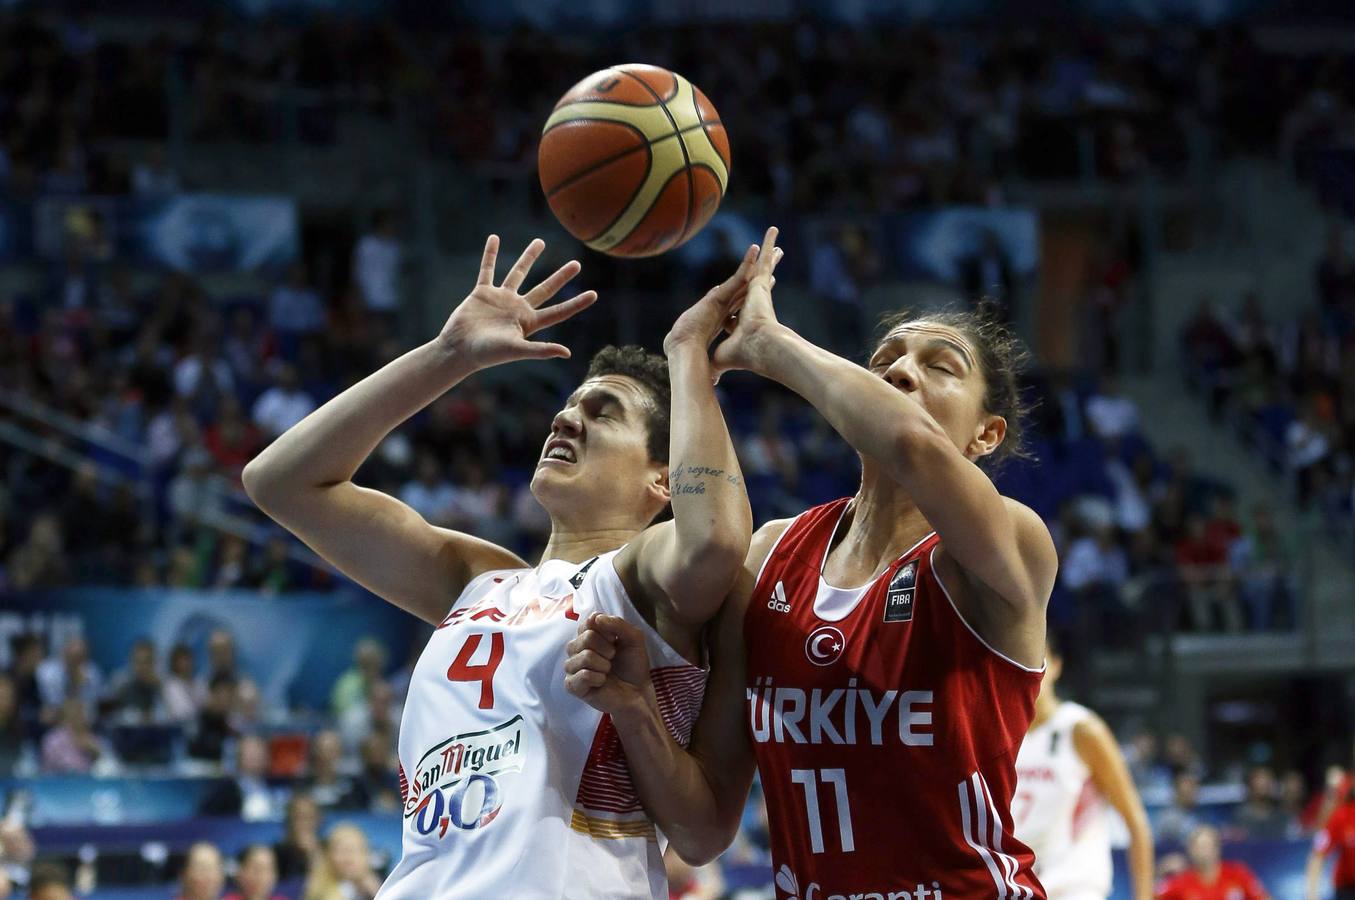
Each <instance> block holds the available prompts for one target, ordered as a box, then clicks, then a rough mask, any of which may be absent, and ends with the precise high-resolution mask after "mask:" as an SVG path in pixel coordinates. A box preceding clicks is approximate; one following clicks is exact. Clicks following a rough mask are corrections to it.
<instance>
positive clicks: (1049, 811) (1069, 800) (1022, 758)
mask: <svg viewBox="0 0 1355 900" xmlns="http://www.w3.org/2000/svg"><path fill="white" fill-rule="evenodd" d="M1092 715H1093V713H1092V711H1091V710H1089V709H1087V708H1086V707H1085V706H1079V705H1078V704H1076V703H1067V702H1065V703H1061V704H1059V707H1058V709H1057V710H1055V712H1054V714H1053V715H1052V716H1050V717H1049V718H1048V719H1047V720H1045V722H1044V723H1043V724H1041V725H1040V726H1038V727H1037V728H1033V729H1031V731H1030V733H1028V734H1027V735H1026V738H1025V740H1024V741H1023V742H1022V743H1021V752H1020V753H1019V754H1018V755H1017V757H1016V796H1015V797H1014V798H1013V799H1012V820H1013V823H1014V824H1015V828H1016V836H1017V837H1018V838H1020V839H1021V841H1023V842H1024V843H1025V844H1026V845H1027V846H1028V847H1030V849H1031V850H1033V851H1035V874H1036V875H1037V876H1039V879H1040V883H1041V884H1043V885H1044V888H1045V891H1046V892H1047V893H1048V895H1049V900H1064V898H1088V897H1106V896H1109V895H1110V881H1111V861H1110V831H1109V823H1108V822H1107V818H1106V802H1105V799H1104V798H1103V797H1102V796H1101V792H1100V791H1098V790H1097V789H1096V786H1095V785H1094V784H1093V783H1092V780H1091V770H1090V769H1088V768H1087V764H1086V763H1085V762H1083V761H1082V757H1081V756H1079V755H1078V752H1077V748H1075V747H1074V746H1073V729H1074V728H1075V727H1076V726H1077V724H1078V723H1079V722H1083V721H1086V720H1087V719H1088V718H1090V717H1091V716H1092Z"/></svg>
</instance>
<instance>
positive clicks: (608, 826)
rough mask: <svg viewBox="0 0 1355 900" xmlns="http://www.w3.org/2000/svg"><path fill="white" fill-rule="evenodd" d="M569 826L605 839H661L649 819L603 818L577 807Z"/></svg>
mask: <svg viewBox="0 0 1355 900" xmlns="http://www.w3.org/2000/svg"><path fill="white" fill-rule="evenodd" d="M569 827H570V828H573V829H574V830H575V831H577V832H579V833H580V834H586V835H588V836H589V837H594V838H602V839H604V840H614V839H616V838H628V837H642V838H645V839H647V840H651V841H656V842H657V841H658V839H659V837H658V835H657V834H655V832H654V823H653V822H651V821H649V820H648V819H637V820H635V821H631V822H618V821H616V820H615V819H603V818H599V817H597V816H590V815H586V814H584V813H582V812H580V811H579V810H577V809H576V810H574V816H573V818H571V819H570V821H569Z"/></svg>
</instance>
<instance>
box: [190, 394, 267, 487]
mask: <svg viewBox="0 0 1355 900" xmlns="http://www.w3.org/2000/svg"><path fill="white" fill-rule="evenodd" d="M202 443H203V446H205V447H206V448H207V452H208V453H211V454H212V459H213V460H214V461H215V463H216V468H217V469H219V470H220V471H221V472H222V473H223V474H225V475H227V476H229V477H230V478H231V479H232V480H234V481H235V482H236V483H237V484H238V483H239V481H240V471H241V470H242V469H244V467H245V463H247V462H249V461H250V460H251V459H253V458H254V456H255V454H257V453H258V452H259V448H260V446H261V445H262V435H261V434H260V433H259V429H258V428H257V427H255V425H254V423H253V422H251V421H250V420H249V419H247V418H245V414H244V412H243V411H242V410H241V409H240V401H239V400H237V399H236V398H235V395H234V394H229V395H227V396H226V397H224V398H223V399H222V401H221V410H220V415H219V417H218V418H217V420H216V421H215V422H213V423H212V424H211V425H208V426H207V429H206V431H204V432H203V435H202Z"/></svg>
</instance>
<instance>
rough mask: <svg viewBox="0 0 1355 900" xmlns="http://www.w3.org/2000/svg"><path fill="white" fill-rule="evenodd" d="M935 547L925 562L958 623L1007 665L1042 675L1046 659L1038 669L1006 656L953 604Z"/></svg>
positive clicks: (953, 599) (1046, 665)
mask: <svg viewBox="0 0 1355 900" xmlns="http://www.w3.org/2000/svg"><path fill="white" fill-rule="evenodd" d="M939 546H941V545H940V544H937V545H936V547H939ZM936 547H932V550H931V553H929V554H927V562H928V564H929V565H930V566H931V570H932V577H933V578H935V579H936V584H937V586H938V587H940V588H941V593H943V594H945V595H946V602H947V603H949V604H950V608H951V610H952V611H954V613H955V618H957V619H959V620H960V624H961V625H963V626H964V627H965V628H966V629H968V631H969V633H970V634H972V635H974V639H975V640H976V641H978V642H979V643H980V644H982V645H983V646H984V647H985V648H986V649H987V650H988V652H989V653H991V654H993V655H994V656H996V657H997V658H998V659H1000V660H1002V661H1003V662H1005V663H1007V664H1008V665H1011V666H1015V667H1016V668H1018V669H1020V670H1021V671H1022V672H1028V673H1030V674H1031V675H1043V674H1044V671H1045V669H1046V668H1047V667H1048V665H1049V661H1048V660H1047V659H1046V660H1043V661H1041V663H1040V667H1039V668H1038V669H1034V668H1031V667H1030V666H1023V665H1022V664H1021V663H1019V662H1017V661H1016V660H1014V659H1012V658H1011V657H1010V656H1008V655H1007V654H1005V653H1003V652H1002V651H1001V650H998V649H997V648H996V647H994V646H993V645H992V644H990V643H988V642H987V641H985V640H984V639H983V635H981V634H979V633H978V631H977V630H975V628H974V626H973V625H970V624H969V622H968V621H967V620H966V619H965V617H964V616H963V615H962V614H961V613H960V607H958V606H956V605H955V598H954V597H952V596H951V595H950V588H948V587H946V582H945V579H943V578H942V577H941V572H940V570H939V569H937V568H936Z"/></svg>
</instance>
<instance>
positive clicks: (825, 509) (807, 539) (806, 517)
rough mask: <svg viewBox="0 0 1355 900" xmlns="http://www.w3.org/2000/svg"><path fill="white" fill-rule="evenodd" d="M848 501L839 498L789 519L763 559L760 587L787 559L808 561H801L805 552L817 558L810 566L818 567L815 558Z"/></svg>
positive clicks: (821, 549) (844, 498)
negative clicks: (797, 558) (766, 577)
mask: <svg viewBox="0 0 1355 900" xmlns="http://www.w3.org/2000/svg"><path fill="white" fill-rule="evenodd" d="M851 500H852V498H851V497H842V498H841V499H838V500H833V501H831V502H829V503H824V504H822V505H820V506H815V507H812V508H810V509H807V510H805V511H804V512H802V513H800V514H799V515H798V516H796V517H795V518H794V519H792V520H791V523H790V524H789V525H787V526H786V530H785V531H783V532H781V536H780V537H778V538H777V539H776V542H775V543H774V544H772V546H771V549H770V550H768V551H767V557H766V558H765V559H764V560H762V566H761V567H760V568H759V569H758V575H757V583H758V584H761V582H762V579H763V578H764V577H765V576H767V575H768V573H769V570H771V573H772V574H777V571H776V570H778V569H779V568H780V567H781V566H782V565H784V563H785V561H786V560H789V559H792V558H795V557H800V558H801V561H802V562H808V560H805V559H804V558H803V557H804V556H805V554H806V553H808V554H810V555H814V556H816V558H815V559H814V560H813V565H818V563H819V562H820V561H821V560H820V559H818V558H817V555H821V554H822V552H823V550H824V549H825V545H826V544H827V542H828V540H829V539H830V538H831V536H832V530H833V528H834V526H836V525H837V522H838V519H840V518H841V517H842V510H843V509H844V508H845V507H846V506H847V504H848V503H850V502H851Z"/></svg>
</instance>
